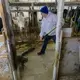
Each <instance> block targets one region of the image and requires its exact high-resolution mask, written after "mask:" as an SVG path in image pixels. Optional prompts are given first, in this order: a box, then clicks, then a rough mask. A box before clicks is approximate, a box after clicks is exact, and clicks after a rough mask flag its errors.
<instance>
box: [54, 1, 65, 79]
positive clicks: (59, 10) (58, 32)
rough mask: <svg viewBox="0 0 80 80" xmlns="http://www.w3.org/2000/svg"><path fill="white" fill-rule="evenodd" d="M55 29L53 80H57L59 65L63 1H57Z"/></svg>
mask: <svg viewBox="0 0 80 80" xmlns="http://www.w3.org/2000/svg"><path fill="white" fill-rule="evenodd" d="M57 3H58V4H57V16H58V19H57V27H56V53H55V55H56V56H55V63H54V69H53V80H57V75H58V65H59V62H58V61H59V55H60V45H61V43H60V35H61V28H62V26H61V22H62V18H63V9H64V0H57Z"/></svg>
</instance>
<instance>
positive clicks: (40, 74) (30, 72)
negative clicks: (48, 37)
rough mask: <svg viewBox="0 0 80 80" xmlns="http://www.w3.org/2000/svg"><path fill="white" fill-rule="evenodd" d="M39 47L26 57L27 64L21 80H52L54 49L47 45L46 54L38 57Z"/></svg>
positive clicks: (52, 45)
mask: <svg viewBox="0 0 80 80" xmlns="http://www.w3.org/2000/svg"><path fill="white" fill-rule="evenodd" d="M39 51H40V47H39V48H37V49H36V50H35V51H34V52H32V53H30V54H29V55H28V59H29V61H28V63H26V67H25V70H24V72H23V75H22V80H52V73H53V63H54V55H55V52H54V51H55V48H54V44H53V43H50V44H48V47H47V50H46V54H45V55H42V56H38V55H37V52H39Z"/></svg>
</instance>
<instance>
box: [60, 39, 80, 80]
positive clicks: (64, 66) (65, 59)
mask: <svg viewBox="0 0 80 80" xmlns="http://www.w3.org/2000/svg"><path fill="white" fill-rule="evenodd" d="M79 46H80V41H78V38H65V39H64V43H63V51H62V54H61V61H60V71H59V80H80V70H79Z"/></svg>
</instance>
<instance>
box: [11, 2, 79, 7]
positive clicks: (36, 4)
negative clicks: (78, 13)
mask: <svg viewBox="0 0 80 80" xmlns="http://www.w3.org/2000/svg"><path fill="white" fill-rule="evenodd" d="M31 4H32V3H29V2H28V3H24V2H14V3H10V6H23V7H24V6H31ZM33 4H34V6H43V5H47V6H52V7H55V5H56V4H55V3H54V2H53V3H52V2H47V3H45V2H44V3H42V2H39V3H33ZM64 5H65V6H76V5H80V2H65V4H64Z"/></svg>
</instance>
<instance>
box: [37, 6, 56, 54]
mask: <svg viewBox="0 0 80 80" xmlns="http://www.w3.org/2000/svg"><path fill="white" fill-rule="evenodd" d="M40 12H41V15H42V17H43V19H42V23H41V32H40V40H42V39H43V38H44V41H43V45H42V48H41V51H40V52H38V53H37V54H38V55H43V54H45V50H46V47H47V44H48V41H49V40H51V39H53V41H54V42H56V29H55V30H53V29H54V28H55V27H56V24H57V15H56V14H53V13H51V12H49V10H48V7H47V6H43V7H42V8H41V9H40ZM51 30H53V31H51ZM50 31H51V32H50ZM48 33H49V34H48ZM46 34H48V35H47V36H46Z"/></svg>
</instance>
